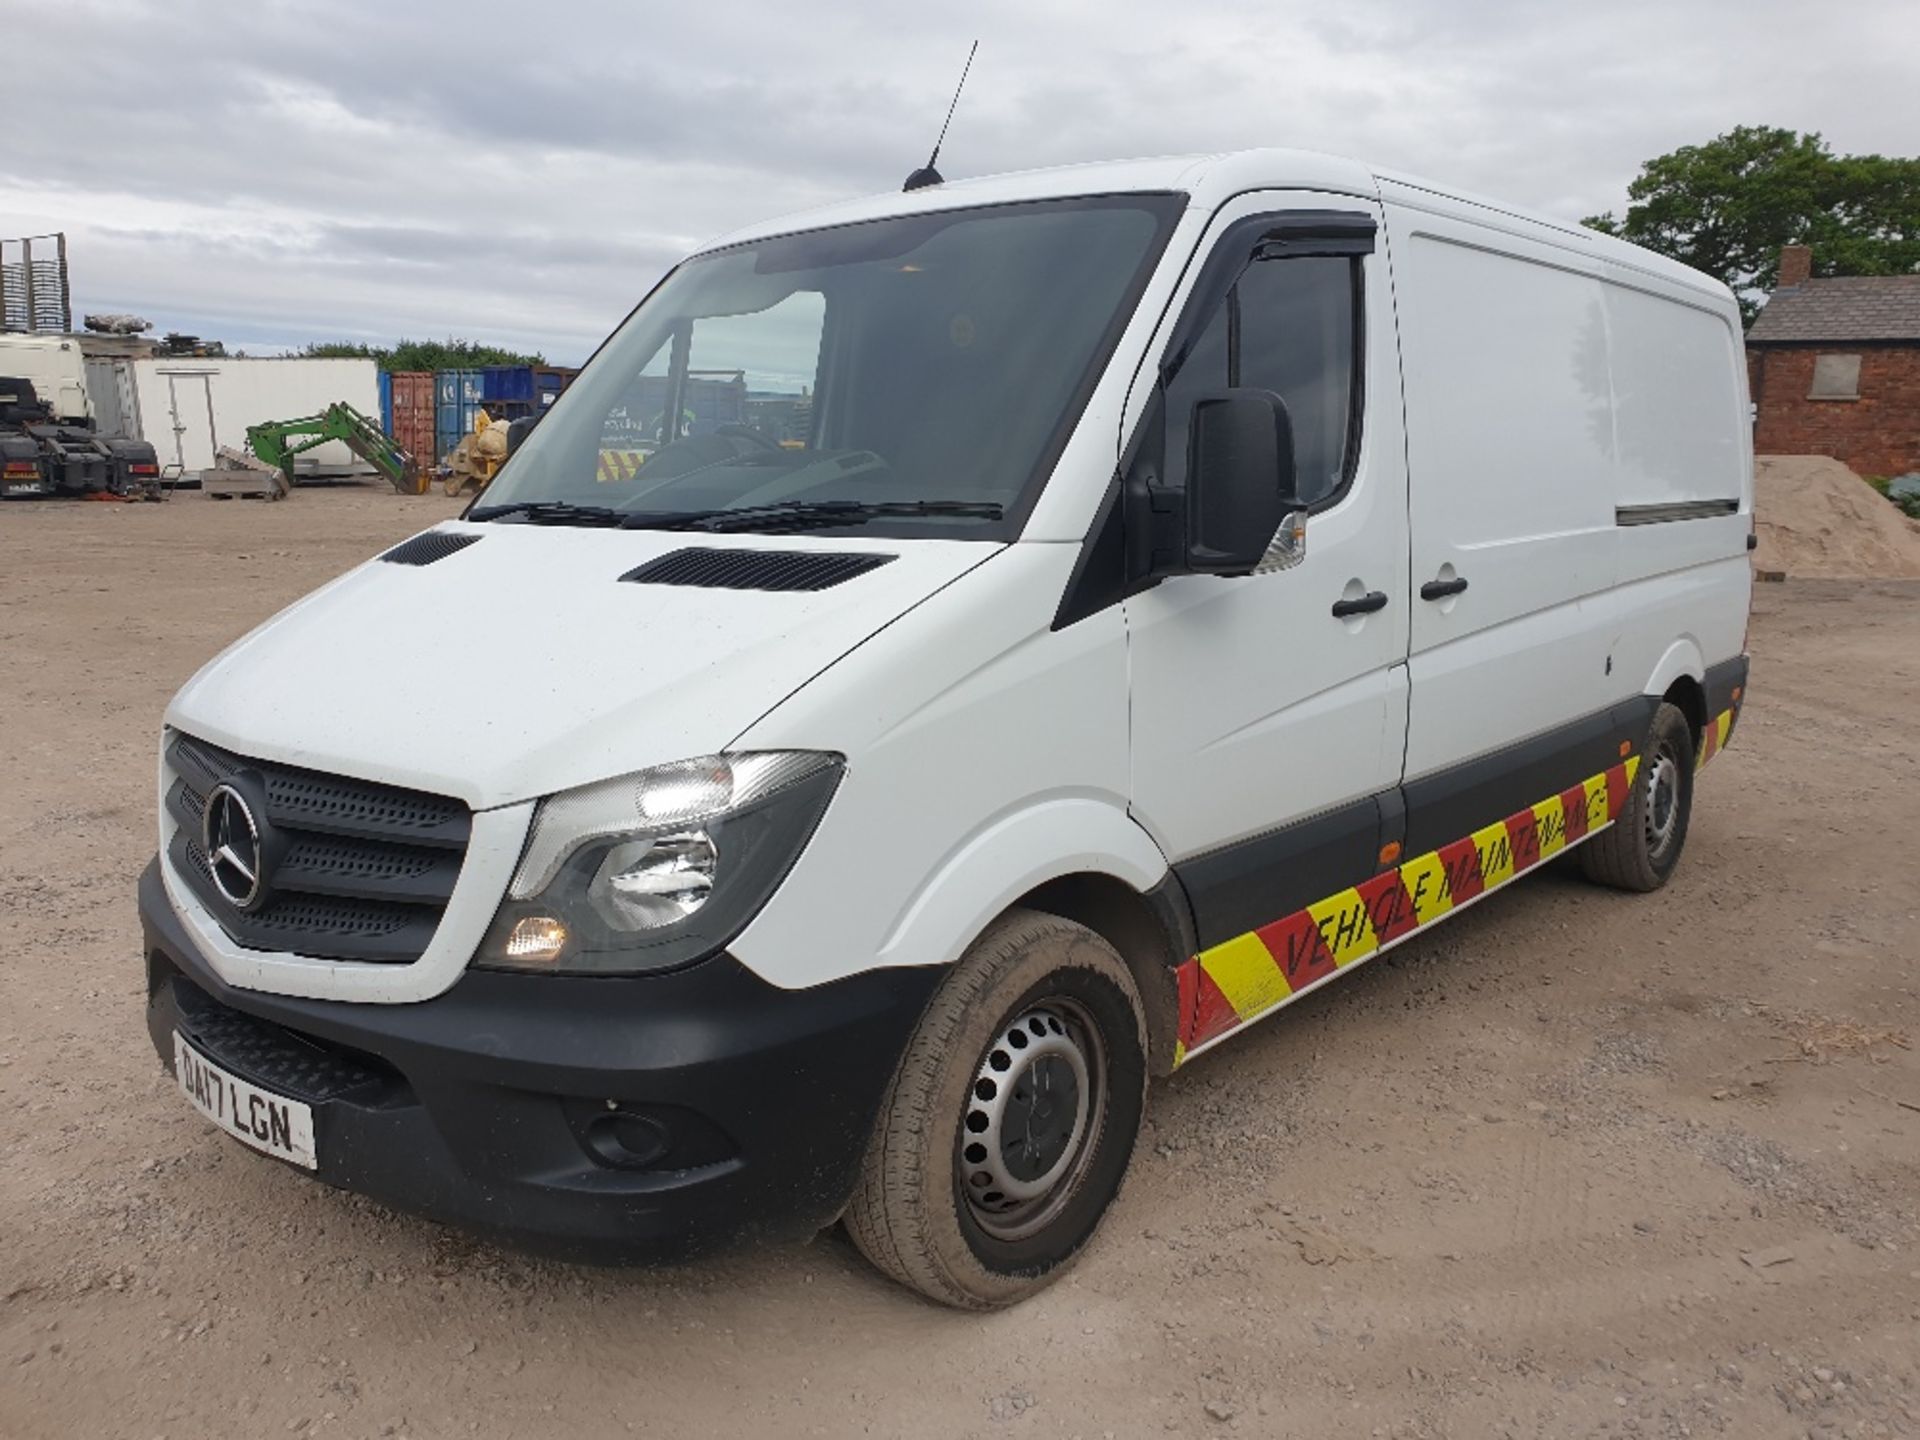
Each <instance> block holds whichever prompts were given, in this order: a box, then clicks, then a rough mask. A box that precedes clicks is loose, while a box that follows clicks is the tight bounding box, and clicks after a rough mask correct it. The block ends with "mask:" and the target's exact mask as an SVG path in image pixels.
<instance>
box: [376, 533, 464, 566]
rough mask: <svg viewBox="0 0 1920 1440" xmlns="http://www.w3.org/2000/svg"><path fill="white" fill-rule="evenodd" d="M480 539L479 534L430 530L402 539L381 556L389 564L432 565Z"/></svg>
mask: <svg viewBox="0 0 1920 1440" xmlns="http://www.w3.org/2000/svg"><path fill="white" fill-rule="evenodd" d="M478 539H480V537H479V536H478V535H461V534H458V533H456V532H454V531H452V530H429V531H427V532H426V534H424V535H416V536H414V537H413V538H412V539H411V540H403V541H401V542H400V543H399V544H398V545H396V546H394V547H393V549H391V550H389V551H387V553H386V554H384V555H382V556H381V557H380V558H381V559H382V560H384V561H386V562H387V563H388V564H389V565H431V564H433V562H434V561H436V560H444V559H446V558H447V556H449V555H456V554H458V553H459V552H460V551H462V550H464V549H466V548H467V546H469V545H471V544H473V543H474V542H475V541H477V540H478Z"/></svg>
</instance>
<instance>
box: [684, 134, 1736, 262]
mask: <svg viewBox="0 0 1920 1440" xmlns="http://www.w3.org/2000/svg"><path fill="white" fill-rule="evenodd" d="M1383 185H1384V186H1386V187H1387V190H1388V191H1397V192H1399V193H1398V195H1397V197H1396V198H1399V199H1401V200H1402V201H1404V202H1406V203H1410V204H1415V205H1423V206H1431V207H1433V208H1438V209H1442V210H1447V211H1453V212H1455V213H1459V212H1462V211H1468V212H1471V211H1482V212H1486V213H1487V214H1488V215H1489V217H1490V216H1493V215H1497V216H1501V217H1504V218H1505V219H1506V220H1507V221H1509V222H1513V221H1518V222H1521V223H1522V225H1524V226H1527V227H1531V226H1539V227H1543V228H1545V229H1547V230H1551V231H1552V232H1554V234H1553V237H1552V238H1553V241H1554V243H1556V244H1559V245H1563V246H1566V247H1568V248H1571V249H1577V250H1583V251H1586V252H1587V253H1590V254H1593V255H1596V256H1599V257H1602V258H1605V259H1608V260H1612V261H1614V262H1616V263H1618V264H1622V265H1626V266H1628V267H1630V268H1633V269H1636V270H1642V271H1649V272H1652V273H1654V274H1658V275H1661V276H1663V277H1665V278H1667V279H1669V280H1676V281H1679V282H1680V283H1682V284H1686V285H1689V286H1691V287H1693V288H1695V289H1702V290H1706V291H1708V292H1710V293H1712V294H1714V295H1716V296H1719V297H1721V298H1724V299H1731V297H1732V292H1731V291H1729V290H1728V289H1727V288H1726V287H1725V286H1724V285H1722V284H1721V283H1720V282H1719V281H1718V280H1715V279H1714V278H1712V277H1711V276H1708V275H1704V274H1702V273H1701V272H1700V271H1698V270H1694V269H1691V268H1689V267H1688V266H1685V265H1682V264H1680V263H1679V262H1678V261H1676V260H1672V259H1669V258H1668V257H1666V256H1664V255H1659V254H1656V253H1655V252H1653V251H1651V250H1645V249H1642V248H1641V247H1640V246H1637V245H1630V244H1628V243H1627V242H1626V241H1624V240H1616V239H1614V238H1613V237H1612V236H1608V235H1602V234H1600V233H1598V232H1597V231H1594V230H1589V229H1587V228H1586V227H1585V226H1583V225H1580V224H1578V223H1577V222H1575V221H1571V220H1566V219H1562V218H1558V217H1555V216H1551V215H1542V214H1539V213H1537V212H1534V211H1530V210H1527V209H1525V208H1524V207H1522V206H1518V205H1510V204H1507V203H1506V202H1504V201H1499V200H1491V199H1487V198H1485V197H1482V196H1478V195H1473V194H1469V193H1467V192H1465V191H1461V190H1457V189H1453V188H1452V187H1449V186H1445V185H1438V184H1435V183H1433V182H1431V181H1427V180H1421V179H1418V178H1416V177H1414V176H1410V175H1405V174H1401V173H1398V172H1394V171H1390V170H1384V169H1377V168H1375V167H1373V166H1370V165H1365V164H1362V163H1361V162H1360V161H1357V160H1348V159H1343V158H1341V157H1340V156H1337V155H1323V154H1320V153H1318V152H1316V151H1312V150H1281V149H1263V150H1237V151H1230V152H1225V153H1220V154H1211V155H1207V154H1202V155H1167V156H1161V157H1158V158H1152V159H1142V160H1104V161H1098V162H1095V163H1092V164H1085V165H1060V166H1054V167H1051V168H1048V169H1043V170H1018V171H1013V172H1010V173H1008V174H1005V175H982V176H979V177H977V178H974V179H965V180H949V181H947V182H946V183H944V184H942V185H936V186H929V187H927V188H925V189H921V190H913V191H904V192H903V191H890V192H886V193H883V194H879V195H869V196H865V197H863V198H861V199H858V200H843V201H838V202H835V203H833V204H829V205H823V206H820V207H819V208H817V209H812V210H803V211H800V212H798V213H795V214H789V215H783V216H779V217H776V218H774V219H771V220H765V221H761V222H760V223H758V224H754V225H749V226H745V227H743V228H742V229H739V230H735V231H732V232H730V233H729V234H726V235H722V236H720V237H718V238H717V239H715V240H713V241H711V242H709V243H708V244H706V245H703V246H701V247H700V248H701V249H702V250H711V249H717V248H719V247H721V246H725V245H737V244H742V243H745V242H750V241H754V240H764V239H766V238H768V237H770V236H774V235H790V234H793V233H794V232H795V231H799V230H819V229H825V228H826V227H828V226H832V225H851V224H856V223H858V222H860V221H862V220H882V219H888V218H890V217H892V216H895V215H920V214H925V213H927V212H928V211H934V210H958V209H963V208H965V207H967V206H972V205H999V204H1005V203H1008V202H1011V201H1018V200H1053V199H1066V198H1071V197H1073V196H1082V195H1118V194H1127V193H1138V192H1142V191H1163V192H1164V191H1181V192H1184V193H1185V194H1186V195H1187V196H1188V197H1189V198H1190V200H1191V203H1192V204H1193V206H1194V207H1195V208H1198V209H1203V210H1212V209H1214V208H1216V207H1217V206H1219V205H1220V204H1222V203H1223V202H1225V201H1226V200H1228V199H1231V198H1232V197H1233V196H1235V195H1238V194H1241V193H1243V192H1245V191H1248V190H1320V191H1329V192H1332V193H1334V194H1344V195H1358V196H1364V197H1366V198H1368V199H1380V198H1382V194H1383V190H1382V186H1383ZM1409 192H1413V193H1409Z"/></svg>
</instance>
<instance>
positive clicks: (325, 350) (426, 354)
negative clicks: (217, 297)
mask: <svg viewBox="0 0 1920 1440" xmlns="http://www.w3.org/2000/svg"><path fill="white" fill-rule="evenodd" d="M300 353H301V354H302V355H303V356H305V357H306V358H308V359H310V360H372V361H375V362H376V363H377V364H378V365H379V366H380V368H381V369H382V370H476V369H479V368H480V367H481V366H484V365H544V364H546V363H547V357H546V356H544V355H541V354H538V353H534V354H525V353H523V352H521V351H518V350H507V349H503V348H501V347H500V346H498V345H483V344H481V343H480V342H479V341H477V340H453V339H447V340H402V341H401V342H400V343H399V344H397V345H395V346H393V347H392V348H391V349H388V348H385V347H383V346H379V345H364V344H359V343H356V342H353V341H347V340H322V341H316V342H315V343H314V344H311V345H308V346H307V347H306V348H305V349H303V350H302V351H301V352H300Z"/></svg>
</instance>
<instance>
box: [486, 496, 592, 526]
mask: <svg viewBox="0 0 1920 1440" xmlns="http://www.w3.org/2000/svg"><path fill="white" fill-rule="evenodd" d="M514 516H518V517H520V518H521V519H522V520H524V521H525V522H526V523H527V524H529V525H618V524H620V522H621V521H622V520H624V519H626V518H627V517H626V516H625V515H624V514H623V513H622V512H621V511H618V510H615V509H614V508H613V507H612V506H610V505H575V504H573V503H572V502H571V501H568V500H519V501H516V502H514V503H513V504H511V505H481V506H479V507H477V508H476V509H475V510H474V511H473V512H472V513H471V514H469V515H468V516H467V518H468V519H469V520H506V519H509V518H512V517H514Z"/></svg>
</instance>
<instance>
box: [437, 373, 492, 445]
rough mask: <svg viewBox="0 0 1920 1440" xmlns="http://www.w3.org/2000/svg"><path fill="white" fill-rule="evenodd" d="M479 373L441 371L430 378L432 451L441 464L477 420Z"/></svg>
mask: <svg viewBox="0 0 1920 1440" xmlns="http://www.w3.org/2000/svg"><path fill="white" fill-rule="evenodd" d="M482 376H483V372H482V371H479V370H441V371H438V372H436V373H435V375H434V377H433V429H434V441H435V446H434V448H435V449H437V450H438V451H439V452H440V453H439V456H438V457H437V458H439V459H441V460H444V459H446V458H447V454H448V452H449V451H451V450H452V449H453V447H454V446H456V445H458V444H459V443H460V441H461V439H462V438H463V437H464V436H467V435H471V434H472V433H473V426H474V422H475V421H476V420H478V419H479V418H480V405H481V398H482V397H481V381H482Z"/></svg>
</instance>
